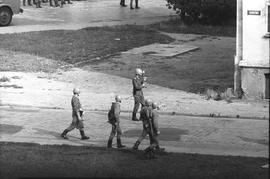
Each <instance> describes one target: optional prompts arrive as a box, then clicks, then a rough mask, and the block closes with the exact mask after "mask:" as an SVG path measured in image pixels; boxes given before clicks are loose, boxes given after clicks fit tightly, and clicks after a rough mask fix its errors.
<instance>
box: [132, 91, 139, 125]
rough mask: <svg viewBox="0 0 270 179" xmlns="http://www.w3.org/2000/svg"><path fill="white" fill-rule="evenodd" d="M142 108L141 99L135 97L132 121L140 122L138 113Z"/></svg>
mask: <svg viewBox="0 0 270 179" xmlns="http://www.w3.org/2000/svg"><path fill="white" fill-rule="evenodd" d="M139 107H140V97H139V96H134V108H133V112H132V120H133V121H139V119H138V118H137V117H136V115H137V112H138V110H139Z"/></svg>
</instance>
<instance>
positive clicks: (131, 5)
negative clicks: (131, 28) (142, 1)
mask: <svg viewBox="0 0 270 179" xmlns="http://www.w3.org/2000/svg"><path fill="white" fill-rule="evenodd" d="M130 9H134V8H133V0H130Z"/></svg>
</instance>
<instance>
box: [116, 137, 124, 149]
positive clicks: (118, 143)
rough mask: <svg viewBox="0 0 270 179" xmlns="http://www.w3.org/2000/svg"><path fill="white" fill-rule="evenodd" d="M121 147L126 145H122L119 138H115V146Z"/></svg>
mask: <svg viewBox="0 0 270 179" xmlns="http://www.w3.org/2000/svg"><path fill="white" fill-rule="evenodd" d="M123 147H126V146H125V145H122V143H121V138H118V139H117V148H123Z"/></svg>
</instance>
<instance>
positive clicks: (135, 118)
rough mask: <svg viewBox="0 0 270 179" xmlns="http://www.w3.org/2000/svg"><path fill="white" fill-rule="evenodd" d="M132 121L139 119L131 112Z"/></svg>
mask: <svg viewBox="0 0 270 179" xmlns="http://www.w3.org/2000/svg"><path fill="white" fill-rule="evenodd" d="M132 121H139V119H138V118H137V117H136V113H133V114H132Z"/></svg>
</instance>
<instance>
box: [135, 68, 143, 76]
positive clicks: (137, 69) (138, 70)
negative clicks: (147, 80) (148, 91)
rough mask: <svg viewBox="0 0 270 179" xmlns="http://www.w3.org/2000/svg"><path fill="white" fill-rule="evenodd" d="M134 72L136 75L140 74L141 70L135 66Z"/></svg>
mask: <svg viewBox="0 0 270 179" xmlns="http://www.w3.org/2000/svg"><path fill="white" fill-rule="evenodd" d="M135 73H136V75H142V74H143V71H142V69H140V68H136V70H135Z"/></svg>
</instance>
